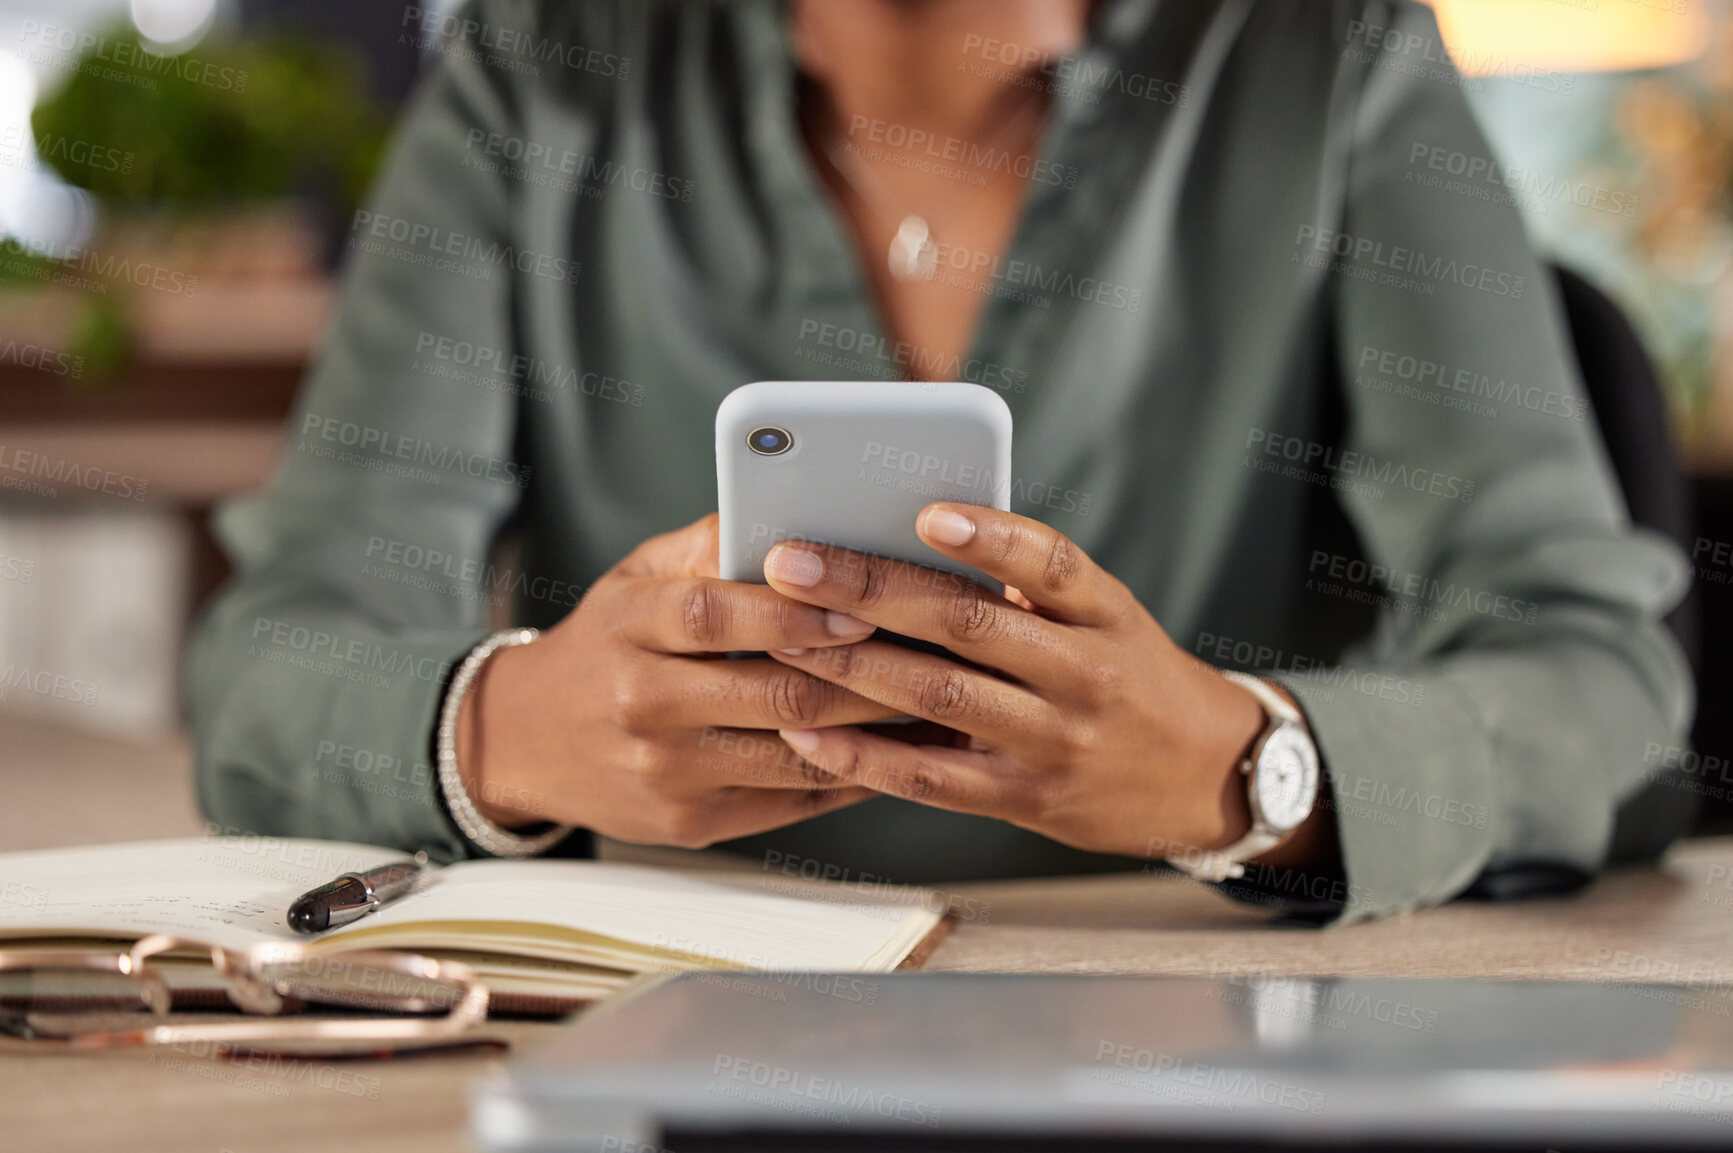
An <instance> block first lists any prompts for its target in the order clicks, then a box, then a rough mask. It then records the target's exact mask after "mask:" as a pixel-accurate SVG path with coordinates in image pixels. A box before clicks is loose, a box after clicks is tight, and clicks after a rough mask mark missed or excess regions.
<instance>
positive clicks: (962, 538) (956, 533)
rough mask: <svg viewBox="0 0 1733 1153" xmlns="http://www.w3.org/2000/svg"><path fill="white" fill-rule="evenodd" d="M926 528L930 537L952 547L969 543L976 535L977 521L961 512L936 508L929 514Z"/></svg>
mask: <svg viewBox="0 0 1733 1153" xmlns="http://www.w3.org/2000/svg"><path fill="white" fill-rule="evenodd" d="M924 530H925V532H926V534H927V536H928V537H930V538H932V539H933V540H936V541H938V542H939V543H940V544H948V545H950V546H951V547H952V548H956V547H957V546H959V545H965V544H968V543H969V541H971V540H972V539H974V536H975V522H974V521H972V520H970V519H969V518H968V517H966V516H964V515H963V514H962V513H960V512H952V511H951V510H950V509H948V508H936V509H934V510H933V511H932V512H929V513H928V514H927V523H926V525H925V526H924Z"/></svg>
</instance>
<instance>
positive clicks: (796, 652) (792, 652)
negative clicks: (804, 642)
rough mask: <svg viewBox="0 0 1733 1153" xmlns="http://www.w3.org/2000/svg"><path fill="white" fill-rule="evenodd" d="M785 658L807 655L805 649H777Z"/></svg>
mask: <svg viewBox="0 0 1733 1153" xmlns="http://www.w3.org/2000/svg"><path fill="white" fill-rule="evenodd" d="M776 651H777V652H779V653H781V654H782V655H783V656H785V657H800V656H805V655H806V650H805V649H777V650H776Z"/></svg>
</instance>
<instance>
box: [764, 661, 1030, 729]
mask: <svg viewBox="0 0 1733 1153" xmlns="http://www.w3.org/2000/svg"><path fill="white" fill-rule="evenodd" d="M770 655H771V656H772V657H774V658H775V659H776V660H778V661H781V662H784V663H786V664H789V665H792V666H793V667H794V668H796V669H799V670H801V671H803V672H806V673H810V674H812V676H813V677H815V678H819V679H822V680H824V681H826V682H828V683H830V684H831V685H833V686H835V687H837V688H840V689H845V690H848V691H849V692H850V693H851V695H857V696H860V697H864V698H866V699H868V700H873V701H877V702H879V703H880V704H883V705H888V706H890V707H891V708H892V709H894V710H896V711H898V712H901V713H907V714H909V715H910V716H915V717H920V718H922V719H923V720H929V721H936V722H937V723H939V724H941V725H944V726H945V727H946V728H951V729H956V730H957V731H958V732H964V733H968V734H969V735H970V736H973V737H979V738H980V739H982V740H984V741H989V742H991V743H993V744H1003V745H1009V744H1017V743H1026V742H1027V741H1028V740H1029V738H1030V736H1031V735H1032V734H1033V735H1039V734H1040V733H1043V732H1046V731H1048V728H1049V727H1050V724H1051V719H1050V718H1051V716H1052V707H1051V706H1050V705H1048V704H1047V702H1046V701H1044V700H1042V699H1041V698H1040V697H1039V696H1037V695H1036V694H1034V693H1032V692H1030V691H1029V690H1028V689H1025V688H1023V687H1021V686H1019V685H1013V684H1011V683H1009V682H1007V681H1002V680H1000V679H999V678H998V677H995V676H993V675H991V674H990V673H984V672H980V671H978V670H976V669H971V668H966V667H964V666H963V665H960V664H958V663H956V662H955V661H949V660H946V659H945V658H944V657H939V656H933V655H931V654H929V653H920V652H915V651H914V650H912V649H906V648H903V647H902V646H901V645H893V644H889V643H887V642H885V641H868V642H866V643H864V644H858V645H849V646H848V647H846V648H840V649H797V650H779V651H776V652H772V653H771V654H770ZM778 727H779V728H790V727H798V728H818V727H820V726H818V725H799V726H787V725H781V726H778Z"/></svg>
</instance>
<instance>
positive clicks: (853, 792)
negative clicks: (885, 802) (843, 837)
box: [704, 788, 883, 845]
mask: <svg viewBox="0 0 1733 1153" xmlns="http://www.w3.org/2000/svg"><path fill="white" fill-rule="evenodd" d="M882 795H883V794H881V793H878V792H875V791H874V790H872V789H864V788H840V789H806V790H801V791H796V790H788V789H750V788H742V789H725V790H723V791H722V792H720V793H717V794H715V795H714V796H712V797H709V798H706V803H705V810H704V825H705V837H704V840H705V843H707V844H712V845H713V844H715V843H716V842H717V841H728V840H733V839H734V838H735V837H750V836H752V835H753V834H754V833H764V832H768V831H769V830H771V829H780V828H781V827H782V826H784V825H792V824H793V823H794V822H796V821H804V820H807V819H808V818H811V817H817V816H821V815H823V814H824V813H831V812H835V811H836V810H837V809H844V808H847V807H848V806H850V805H858V804H860V802H862V801H870V800H872V799H873V798H874V797H878V796H882Z"/></svg>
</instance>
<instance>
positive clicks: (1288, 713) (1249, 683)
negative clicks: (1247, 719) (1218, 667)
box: [1222, 670, 1306, 725]
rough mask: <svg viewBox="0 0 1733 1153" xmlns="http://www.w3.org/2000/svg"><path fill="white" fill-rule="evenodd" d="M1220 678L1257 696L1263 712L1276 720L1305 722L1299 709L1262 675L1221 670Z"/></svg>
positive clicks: (1295, 722) (1296, 722)
mask: <svg viewBox="0 0 1733 1153" xmlns="http://www.w3.org/2000/svg"><path fill="white" fill-rule="evenodd" d="M1222 679H1223V680H1225V681H1232V682H1233V683H1234V684H1236V685H1238V686H1240V688H1242V689H1244V690H1246V692H1248V693H1250V694H1252V696H1254V697H1256V698H1258V703H1259V704H1260V705H1262V706H1264V712H1266V713H1268V714H1269V715H1270V716H1272V717H1274V718H1275V719H1276V720H1278V721H1292V722H1293V723H1294V724H1296V725H1298V724H1303V723H1304V722H1305V720H1306V718H1305V717H1304V716H1302V715H1301V713H1300V710H1299V709H1296V708H1295V707H1294V706H1293V705H1291V704H1289V703H1288V700H1287V698H1286V697H1284V696H1282V694H1281V693H1278V692H1277V691H1276V690H1275V689H1272V688H1271V687H1270V683H1269V682H1268V681H1266V680H1264V679H1263V678H1262V677H1254V676H1252V675H1251V674H1250V673H1236V672H1230V671H1226V670H1224V671H1223V672H1222Z"/></svg>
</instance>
